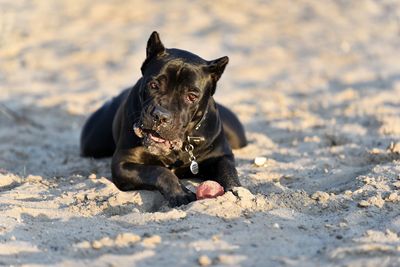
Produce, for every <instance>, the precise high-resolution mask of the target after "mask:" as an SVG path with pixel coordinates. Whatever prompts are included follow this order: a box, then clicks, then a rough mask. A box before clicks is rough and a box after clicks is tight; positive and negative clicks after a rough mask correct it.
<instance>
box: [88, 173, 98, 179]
mask: <svg viewBox="0 0 400 267" xmlns="http://www.w3.org/2000/svg"><path fill="white" fill-rule="evenodd" d="M96 177H97V176H96V174H94V173H92V174H91V175H89V176H88V178H89V179H96Z"/></svg>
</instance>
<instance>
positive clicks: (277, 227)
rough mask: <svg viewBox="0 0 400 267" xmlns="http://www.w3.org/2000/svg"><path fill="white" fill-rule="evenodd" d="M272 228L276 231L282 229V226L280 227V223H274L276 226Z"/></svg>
mask: <svg viewBox="0 0 400 267" xmlns="http://www.w3.org/2000/svg"><path fill="white" fill-rule="evenodd" d="M272 227H274V228H276V229H280V228H281V227H280V225H279V224H278V223H274V224H273V225H272Z"/></svg>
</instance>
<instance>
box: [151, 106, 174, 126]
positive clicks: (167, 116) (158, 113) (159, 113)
mask: <svg viewBox="0 0 400 267" xmlns="http://www.w3.org/2000/svg"><path fill="white" fill-rule="evenodd" d="M153 117H154V119H155V120H156V121H157V122H159V123H161V124H168V123H170V122H171V121H172V114H171V112H169V111H168V110H166V109H164V108H162V107H156V108H155V109H154V111H153Z"/></svg>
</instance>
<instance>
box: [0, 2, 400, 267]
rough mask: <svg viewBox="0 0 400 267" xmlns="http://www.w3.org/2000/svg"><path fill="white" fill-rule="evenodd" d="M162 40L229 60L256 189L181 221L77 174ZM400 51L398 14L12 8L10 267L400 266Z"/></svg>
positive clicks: (371, 6) (4, 144) (5, 92)
mask: <svg viewBox="0 0 400 267" xmlns="http://www.w3.org/2000/svg"><path fill="white" fill-rule="evenodd" d="M153 30H157V31H158V32H159V33H160V35H161V39H162V41H163V42H164V44H165V45H166V46H167V47H179V48H182V49H187V50H189V51H192V52H194V53H196V54H199V55H201V56H202V57H204V58H205V59H215V58H218V57H221V56H224V55H227V56H229V57H230V63H229V65H228V67H227V69H226V72H225V74H224V75H223V77H222V79H221V81H220V83H219V87H218V89H217V93H216V95H215V98H216V100H217V101H219V102H221V103H223V104H225V105H227V106H229V107H230V108H231V109H232V110H234V111H235V112H236V113H237V114H238V116H239V117H240V119H241V120H242V122H243V124H244V125H245V129H246V133H247V136H248V139H249V145H248V146H247V147H245V148H243V149H240V150H235V151H234V153H235V156H236V162H237V169H238V172H239V175H240V181H241V182H242V184H243V185H244V188H236V189H235V190H234V192H229V193H226V194H225V195H223V196H220V197H218V198H216V199H206V200H201V201H196V202H193V203H191V204H189V205H187V206H183V207H180V208H174V209H171V208H169V207H168V206H167V205H166V202H165V200H164V199H163V197H162V196H161V195H160V194H159V193H158V192H151V191H137V192H121V191H119V190H118V189H117V188H116V187H115V186H114V185H113V184H112V183H111V182H110V176H111V174H110V159H102V160H93V159H88V158H81V157H80V156H79V135H80V129H81V127H82V125H83V123H84V121H85V119H86V118H87V117H88V115H89V114H90V113H91V112H92V111H94V110H95V109H96V108H98V107H99V106H100V105H101V104H102V103H103V102H104V101H105V100H107V99H109V98H110V97H112V96H115V95H116V94H118V93H119V92H120V91H121V90H123V89H124V88H126V87H128V86H131V85H132V84H133V83H135V82H136V80H137V79H138V78H139V77H140V65H141V63H142V61H143V60H144V57H145V45H146V42H147V39H148V37H149V35H150V33H151V32H152V31H153ZM399 49H400V2H398V1H389V0H387V1H386V0H385V1H383V0H382V1H372V0H371V1H366V0H365V1H364V0H360V1H339V0H337V1H307V0H299V1H290V0H272V1H227V0H223V1H208V0H206V1H187V2H185V1H178V0H176V1H175V0H173V1H151V0H146V1H144V0H143V1H139V0H138V1H123V0H116V1H104V0H90V1H89V0H79V1H78V0H69V1H66V0H54V1H53V0H52V1H50V0H49V1H42V0H40V1H39V0H36V1H28V0H26V1H24V0H21V1H13V0H1V1H0V266H3V265H5V266H11V265H12V266H74V267H75V266H246V267H247V266H399V265H400V206H399V204H400V203H399V202H400V191H399V190H400V52H399V51H400V50H399ZM256 157H265V158H266V159H265V160H261V161H260V160H258V161H257V165H256V164H254V159H255V158H256Z"/></svg>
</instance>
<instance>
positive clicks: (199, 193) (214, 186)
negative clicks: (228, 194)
mask: <svg viewBox="0 0 400 267" xmlns="http://www.w3.org/2000/svg"><path fill="white" fill-rule="evenodd" d="M224 193H225V191H224V188H223V187H222V186H221V185H220V184H219V183H217V182H215V181H210V180H209V181H205V182H202V183H201V184H200V185H199V186H198V187H197V190H196V197H197V199H198V200H199V199H205V198H215V197H218V196H222V195H223V194H224Z"/></svg>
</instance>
